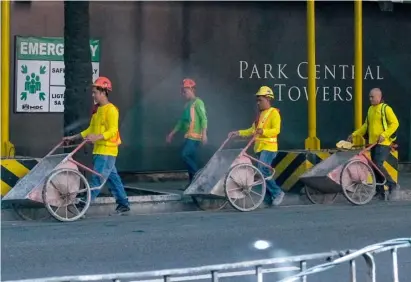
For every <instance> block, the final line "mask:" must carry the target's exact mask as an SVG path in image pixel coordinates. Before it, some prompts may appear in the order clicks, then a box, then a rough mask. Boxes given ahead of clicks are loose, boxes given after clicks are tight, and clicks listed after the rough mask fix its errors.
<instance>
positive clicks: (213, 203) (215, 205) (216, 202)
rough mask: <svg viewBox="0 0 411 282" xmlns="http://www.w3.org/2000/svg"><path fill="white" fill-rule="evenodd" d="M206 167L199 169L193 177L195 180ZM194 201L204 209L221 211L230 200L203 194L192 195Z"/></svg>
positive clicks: (198, 206)
mask: <svg viewBox="0 0 411 282" xmlns="http://www.w3.org/2000/svg"><path fill="white" fill-rule="evenodd" d="M203 170H204V168H202V169H200V170H198V171H197V173H196V174H195V175H194V177H193V182H194V181H195V180H196V179H197V178H198V177H199V175H200V174H201V172H202V171H203ZM191 199H193V203H194V204H195V205H196V207H197V208H199V209H200V210H202V211H219V210H222V209H223V208H225V206H226V205H227V203H228V201H227V199H215V198H209V197H202V196H191Z"/></svg>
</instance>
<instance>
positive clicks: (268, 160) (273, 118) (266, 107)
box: [230, 86, 284, 206]
mask: <svg viewBox="0 0 411 282" xmlns="http://www.w3.org/2000/svg"><path fill="white" fill-rule="evenodd" d="M256 96H257V105H258V108H259V115H258V117H257V119H256V121H255V122H254V123H253V125H252V126H251V127H250V128H249V129H245V130H239V131H235V132H231V133H230V135H231V136H241V137H249V136H252V135H256V139H255V144H254V151H255V153H256V154H257V156H258V158H259V160H260V161H261V162H263V163H265V164H268V165H271V164H272V162H273V160H274V158H275V157H276V155H277V151H278V143H277V136H278V134H280V131H281V116H280V111H279V110H278V109H276V108H274V107H272V106H271V103H272V101H273V100H274V92H273V90H272V89H271V88H270V87H268V86H261V87H260V89H259V90H258V92H257V94H256ZM258 169H259V170H260V171H261V172H262V173H263V175H264V176H265V177H268V176H270V175H271V173H272V172H271V171H270V169H269V168H267V167H265V166H263V165H262V164H260V163H259V164H258ZM267 192H268V193H267V194H268V195H266V196H268V197H266V201H267V202H268V204H270V205H271V204H272V205H275V206H278V205H279V204H281V202H282V201H283V199H284V192H283V191H282V190H281V188H280V187H279V186H278V185H277V183H276V182H275V180H274V179H271V180H268V181H267ZM267 198H268V199H267Z"/></svg>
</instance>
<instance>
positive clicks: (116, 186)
mask: <svg viewBox="0 0 411 282" xmlns="http://www.w3.org/2000/svg"><path fill="white" fill-rule="evenodd" d="M111 91H112V84H111V81H110V80H109V79H108V78H106V77H99V78H97V79H96V81H95V82H94V84H93V90H92V96H93V99H94V102H95V104H96V105H98V107H97V111H95V112H93V115H92V117H91V122H90V126H89V127H88V128H87V129H86V130H84V131H82V132H81V133H80V134H77V135H74V136H68V137H64V140H67V141H71V140H75V139H80V138H84V139H86V140H88V141H90V142H93V143H94V148H93V167H94V171H96V172H98V173H100V174H101V175H103V177H104V179H107V180H108V183H109V184H110V185H109V190H110V192H111V193H112V194H113V196H114V198H115V199H116V203H117V208H116V210H115V214H123V213H126V212H128V211H130V204H129V202H128V198H127V194H126V192H125V190H124V186H123V183H122V181H121V178H120V176H119V175H118V173H117V169H116V166H115V164H116V158H117V155H118V146H119V145H120V144H121V139H120V133H119V129H118V120H119V111H118V109H117V107H116V106H114V105H113V104H112V103H110V102H109V100H108V94H109V92H111ZM104 179H101V178H100V177H99V176H97V175H94V174H93V175H92V177H91V181H90V187H99V186H101V184H102V181H104ZM99 193H100V189H96V190H92V191H91V200H92V201H94V200H95V199H96V198H97V196H98V194H99ZM84 204H85V203H83V202H80V203H79V204H78V206H80V207H81V206H84Z"/></svg>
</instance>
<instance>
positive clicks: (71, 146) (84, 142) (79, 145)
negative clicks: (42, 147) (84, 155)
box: [46, 140, 88, 157]
mask: <svg viewBox="0 0 411 282" xmlns="http://www.w3.org/2000/svg"><path fill="white" fill-rule="evenodd" d="M87 142H88V140H83V141H82V142H81V143H80V144H75V145H66V146H65V144H66V143H67V141H66V140H61V141H60V142H59V143H58V144H57V145H56V146H55V147H54V148H53V149H51V151H50V152H49V153H48V154H47V155H46V157H47V156H50V155H52V154H53V153H54V152H55V151H56V150H57V149H59V148H74V147H75V148H76V149H74V150H73V152H71V153H70V154H71V155H73V154H75V153H76V152H77V151H78V150H80V149H81V147H83V146H84V145H85V144H86V143H87Z"/></svg>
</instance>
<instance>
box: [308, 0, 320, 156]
mask: <svg viewBox="0 0 411 282" xmlns="http://www.w3.org/2000/svg"><path fill="white" fill-rule="evenodd" d="M307 55H308V137H307V139H305V149H306V150H319V149H320V147H321V146H320V140H319V139H318V138H317V99H316V95H315V94H316V81H315V80H316V78H315V77H316V73H315V3H314V0H307Z"/></svg>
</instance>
